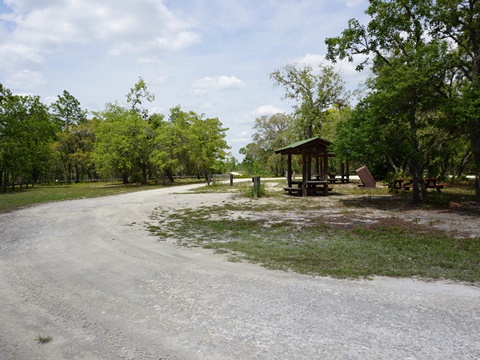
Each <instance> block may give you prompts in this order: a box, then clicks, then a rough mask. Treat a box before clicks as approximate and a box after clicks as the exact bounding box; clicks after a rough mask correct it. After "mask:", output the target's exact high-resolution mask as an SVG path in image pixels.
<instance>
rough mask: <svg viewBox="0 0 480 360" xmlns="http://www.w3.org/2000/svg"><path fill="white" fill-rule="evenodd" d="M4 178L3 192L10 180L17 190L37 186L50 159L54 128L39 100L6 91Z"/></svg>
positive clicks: (0, 141) (1, 130)
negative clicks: (29, 185)
mask: <svg viewBox="0 0 480 360" xmlns="http://www.w3.org/2000/svg"><path fill="white" fill-rule="evenodd" d="M0 94H1V95H0V177H1V178H2V180H1V182H0V183H1V184H2V185H3V191H4V192H6V190H7V183H8V182H9V180H10V181H11V183H12V188H14V184H15V181H19V182H20V184H23V183H27V184H28V182H31V183H32V184H34V183H37V182H38V180H39V179H40V177H41V176H42V175H43V174H45V172H46V170H47V168H48V165H49V162H50V159H51V153H50V146H49V145H50V143H51V142H52V141H53V136H54V126H53V123H52V122H51V117H50V114H49V113H48V109H47V107H46V106H45V105H44V104H42V103H41V101H40V98H39V97H38V96H18V95H12V93H11V92H10V91H9V90H7V89H4V88H3V87H2V89H1V92H0Z"/></svg>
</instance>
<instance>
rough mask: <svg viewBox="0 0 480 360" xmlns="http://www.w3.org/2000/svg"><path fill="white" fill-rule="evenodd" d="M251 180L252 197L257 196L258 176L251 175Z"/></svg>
mask: <svg viewBox="0 0 480 360" xmlns="http://www.w3.org/2000/svg"><path fill="white" fill-rule="evenodd" d="M252 181H253V197H254V198H257V197H258V187H259V186H260V176H254V177H252Z"/></svg>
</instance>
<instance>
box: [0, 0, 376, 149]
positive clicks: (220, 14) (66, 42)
mask: <svg viewBox="0 0 480 360" xmlns="http://www.w3.org/2000/svg"><path fill="white" fill-rule="evenodd" d="M367 5H368V1H367V0H336V1H333V0H260V1H259V0H257V1H254V0H135V1H134V0H3V1H0V82H1V83H2V84H3V85H4V86H6V87H7V88H9V89H10V90H12V92H14V93H16V94H22V95H25V94H32V95H39V96H40V97H41V98H42V100H43V101H44V102H45V103H47V104H49V103H51V102H52V101H55V99H56V97H57V96H58V95H59V94H61V93H62V92H63V90H67V91H68V92H69V93H71V94H72V95H73V96H75V97H76V98H77V99H78V100H79V101H80V102H81V104H82V107H83V108H85V109H87V110H90V111H98V110H102V109H103V108H104V106H105V104H106V103H108V102H114V101H118V102H119V103H120V104H124V103H125V96H126V94H127V93H128V92H129V90H130V88H131V87H133V85H134V84H135V82H137V80H138V78H139V77H142V78H143V79H144V80H145V82H146V83H147V86H148V88H149V90H150V92H152V93H154V94H155V96H156V99H155V102H153V103H152V104H149V108H150V111H151V112H153V111H156V112H159V113H162V114H165V115H167V114H168V112H169V109H170V108H172V107H174V106H176V105H181V107H182V109H183V110H186V111H189V110H193V111H195V112H197V113H199V114H205V116H206V117H218V118H219V119H220V121H221V122H222V123H223V125H224V126H225V127H228V128H229V129H230V130H229V131H228V132H227V142H228V144H229V145H230V146H231V147H232V154H233V155H234V156H236V157H237V158H240V156H239V155H238V150H239V148H241V147H242V146H245V145H246V144H247V143H249V142H251V135H252V126H253V123H254V121H255V118H257V117H259V116H261V115H272V114H274V113H277V112H283V113H291V111H292V109H291V105H292V104H291V103H287V102H284V101H282V99H281V97H282V91H281V89H279V88H276V87H275V86H274V84H273V83H272V81H271V80H270V78H269V74H270V73H271V72H272V71H274V70H275V69H280V68H282V67H283V66H285V65H286V64H288V63H297V64H299V65H300V64H309V65H312V66H314V67H316V66H317V65H319V64H320V63H321V62H322V61H323V58H324V55H325V51H326V46H325V44H324V39H325V38H326V37H332V36H338V35H340V34H341V32H342V30H343V29H345V28H346V26H347V21H348V19H350V18H353V17H355V18H357V19H360V20H364V21H365V15H364V11H365V9H366V7H367ZM336 66H337V68H338V70H339V71H340V72H341V73H342V76H343V78H344V80H345V81H346V82H347V84H348V87H349V88H350V89H351V90H354V89H355V88H356V87H357V85H358V84H359V83H360V82H361V81H363V80H364V79H365V76H366V74H358V73H356V72H355V70H354V65H352V64H348V63H346V62H342V63H339V64H337V65H336Z"/></svg>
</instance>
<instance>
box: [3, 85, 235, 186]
mask: <svg viewBox="0 0 480 360" xmlns="http://www.w3.org/2000/svg"><path fill="white" fill-rule="evenodd" d="M154 99H155V97H154V95H153V94H150V93H149V92H148V89H147V87H146V84H145V82H144V80H143V79H141V78H140V79H139V81H138V82H137V83H136V84H135V86H134V87H133V88H132V89H131V90H130V92H129V93H128V94H127V104H128V106H127V107H123V106H120V105H118V104H117V103H109V104H107V105H106V106H105V109H104V110H103V111H99V112H96V113H93V114H92V116H90V118H89V117H88V116H87V114H88V112H87V111H86V110H84V109H82V108H81V106H80V103H79V101H78V100H77V99H76V98H75V97H74V96H73V95H71V94H70V93H68V91H64V92H63V94H62V95H61V96H59V97H58V99H57V101H56V102H54V103H53V104H51V105H50V106H46V105H45V104H43V103H42V102H41V101H40V98H39V97H38V96H19V95H14V94H12V92H11V91H10V90H9V89H6V88H5V87H4V86H3V85H2V84H0V187H1V188H2V190H3V191H4V192H6V191H7V187H8V186H12V187H14V186H15V185H16V184H19V185H21V186H23V185H27V186H28V184H37V183H39V182H50V181H54V180H58V181H66V182H75V181H80V180H96V179H99V178H121V179H122V180H123V182H124V183H129V182H140V183H142V184H146V183H147V181H148V180H161V179H168V180H169V181H171V182H173V179H174V175H194V176H197V177H199V178H200V177H202V176H205V175H206V174H207V173H219V172H224V171H226V170H227V169H226V168H227V167H228V166H230V165H229V163H233V164H234V163H235V160H234V158H232V157H229V155H228V153H227V151H228V149H229V147H228V145H227V143H226V141H225V137H226V131H227V130H228V129H226V128H224V127H223V126H222V123H221V122H220V120H219V119H218V118H205V117H204V116H203V115H198V114H196V113H195V112H193V111H183V110H182V109H181V107H180V106H177V107H174V108H172V109H171V110H170V113H169V114H168V116H167V117H165V116H164V115H162V114H157V113H155V114H151V115H150V114H149V113H148V111H147V109H145V108H144V106H143V105H144V103H145V102H146V101H149V102H151V101H153V100H154Z"/></svg>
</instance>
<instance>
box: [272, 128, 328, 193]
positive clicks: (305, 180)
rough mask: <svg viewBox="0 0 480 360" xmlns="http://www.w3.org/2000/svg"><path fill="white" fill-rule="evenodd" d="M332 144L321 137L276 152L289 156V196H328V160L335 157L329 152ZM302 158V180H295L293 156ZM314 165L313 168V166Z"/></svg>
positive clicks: (287, 189) (287, 188)
mask: <svg viewBox="0 0 480 360" xmlns="http://www.w3.org/2000/svg"><path fill="white" fill-rule="evenodd" d="M330 145H332V142H331V141H329V140H326V139H322V138H320V137H314V138H311V139H307V140H303V141H298V142H296V143H293V144H290V145H288V146H286V147H284V148H281V149H278V150H275V153H276V154H280V155H287V156H288V165H287V166H288V168H287V187H285V188H284V189H285V191H287V192H288V193H289V194H292V193H293V194H298V195H302V196H308V195H317V194H320V195H328V191H329V188H328V184H329V183H330V181H329V176H328V158H329V157H334V156H335V155H334V154H333V153H331V152H328V147H329V146H330ZM293 155H300V156H301V157H302V180H295V179H293V178H292V177H293V172H292V156H293ZM312 165H313V166H312Z"/></svg>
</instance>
